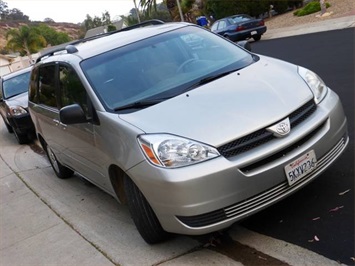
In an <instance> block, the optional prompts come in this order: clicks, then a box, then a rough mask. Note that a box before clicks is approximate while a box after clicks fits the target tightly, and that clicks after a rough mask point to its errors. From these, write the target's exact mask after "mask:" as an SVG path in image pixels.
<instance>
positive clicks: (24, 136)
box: [12, 128, 29, 144]
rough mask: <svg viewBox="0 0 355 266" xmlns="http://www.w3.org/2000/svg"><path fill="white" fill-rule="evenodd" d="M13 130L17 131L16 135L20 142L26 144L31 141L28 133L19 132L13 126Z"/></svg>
mask: <svg viewBox="0 0 355 266" xmlns="http://www.w3.org/2000/svg"><path fill="white" fill-rule="evenodd" d="M12 131H13V132H14V133H15V137H16V139H17V142H18V143H19V144H26V143H28V142H29V139H28V137H27V134H21V133H18V132H17V131H16V129H15V128H12Z"/></svg>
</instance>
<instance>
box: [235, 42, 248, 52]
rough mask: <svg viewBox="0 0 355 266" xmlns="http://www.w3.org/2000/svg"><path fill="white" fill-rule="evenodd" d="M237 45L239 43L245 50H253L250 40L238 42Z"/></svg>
mask: <svg viewBox="0 0 355 266" xmlns="http://www.w3.org/2000/svg"><path fill="white" fill-rule="evenodd" d="M237 45H239V46H240V47H242V48H244V49H245V50H248V51H249V52H251V45H250V43H249V42H248V41H240V42H237Z"/></svg>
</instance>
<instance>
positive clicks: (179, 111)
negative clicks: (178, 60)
mask: <svg viewBox="0 0 355 266" xmlns="http://www.w3.org/2000/svg"><path fill="white" fill-rule="evenodd" d="M312 98H313V94H312V92H311V90H310V89H309V88H308V86H307V85H306V84H305V82H304V81H303V79H302V78H301V77H300V76H299V75H298V73H297V66H295V65H292V64H289V63H286V62H283V61H280V60H276V59H272V58H268V57H263V56H260V60H259V61H258V62H256V63H254V64H252V65H250V66H248V67H246V68H244V69H242V70H240V71H238V72H235V73H232V74H230V75H228V76H225V77H223V78H220V79H218V80H215V81H212V82H210V83H208V84H206V85H203V86H201V87H198V88H196V89H194V90H192V91H189V92H187V93H184V94H181V95H179V96H177V97H174V98H172V99H169V100H167V101H164V102H162V103H159V104H156V105H154V106H151V107H149V108H145V109H143V110H140V111H137V112H133V113H130V114H124V115H120V117H121V118H122V119H123V120H125V121H127V122H129V123H131V124H132V125H134V126H136V127H138V128H140V129H141V130H143V131H144V132H146V133H171V134H175V135H179V136H182V137H186V138H190V139H194V140H197V141H201V142H204V143H207V144H210V145H213V146H220V145H223V144H225V143H227V142H229V141H231V140H233V139H236V138H239V137H242V136H244V135H247V134H249V133H251V132H254V131H256V130H258V129H261V128H264V127H266V126H269V125H272V124H273V123H275V122H278V121H279V120H281V119H282V118H284V117H286V116H287V115H289V114H290V113H292V112H293V111H294V110H296V109H297V108H299V107H300V106H301V105H303V104H304V103H306V102H307V101H309V100H310V99H312Z"/></svg>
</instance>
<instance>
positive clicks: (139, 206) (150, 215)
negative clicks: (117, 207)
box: [124, 176, 171, 244]
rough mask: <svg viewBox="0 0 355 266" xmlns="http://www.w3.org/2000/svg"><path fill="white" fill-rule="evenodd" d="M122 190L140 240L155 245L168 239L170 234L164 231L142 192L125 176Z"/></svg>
mask: <svg viewBox="0 0 355 266" xmlns="http://www.w3.org/2000/svg"><path fill="white" fill-rule="evenodd" d="M124 188H125V193H126V198H127V204H128V208H129V210H130V213H131V215H132V219H133V221H134V223H135V225H136V227H137V229H138V232H139V233H140V234H141V236H142V238H143V239H144V240H145V241H146V242H147V243H148V244H155V243H159V242H162V241H164V240H167V239H169V238H170V237H171V234H169V233H167V232H165V231H164V229H163V228H162V227H161V225H160V222H159V221H158V218H157V217H156V215H155V213H154V211H153V209H152V208H151V207H150V205H149V203H148V201H147V200H146V198H145V197H144V195H143V194H142V192H141V191H140V190H139V188H138V187H137V186H136V185H135V184H134V183H133V181H132V180H131V179H130V178H129V177H127V176H126V177H125V179H124Z"/></svg>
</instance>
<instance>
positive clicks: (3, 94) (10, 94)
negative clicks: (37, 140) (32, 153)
mask: <svg viewBox="0 0 355 266" xmlns="http://www.w3.org/2000/svg"><path fill="white" fill-rule="evenodd" d="M31 69H32V67H27V68H24V69H21V70H18V71H16V72H12V73H9V74H7V75H5V76H3V77H1V78H0V114H1V116H2V118H3V120H4V122H5V125H6V128H7V130H8V131H9V132H10V133H15V136H16V138H17V141H18V142H19V143H20V144H24V143H27V142H28V141H29V140H30V139H31V137H32V136H33V135H34V125H33V123H32V120H31V116H30V114H29V113H28V86H29V81H30V74H31Z"/></svg>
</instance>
